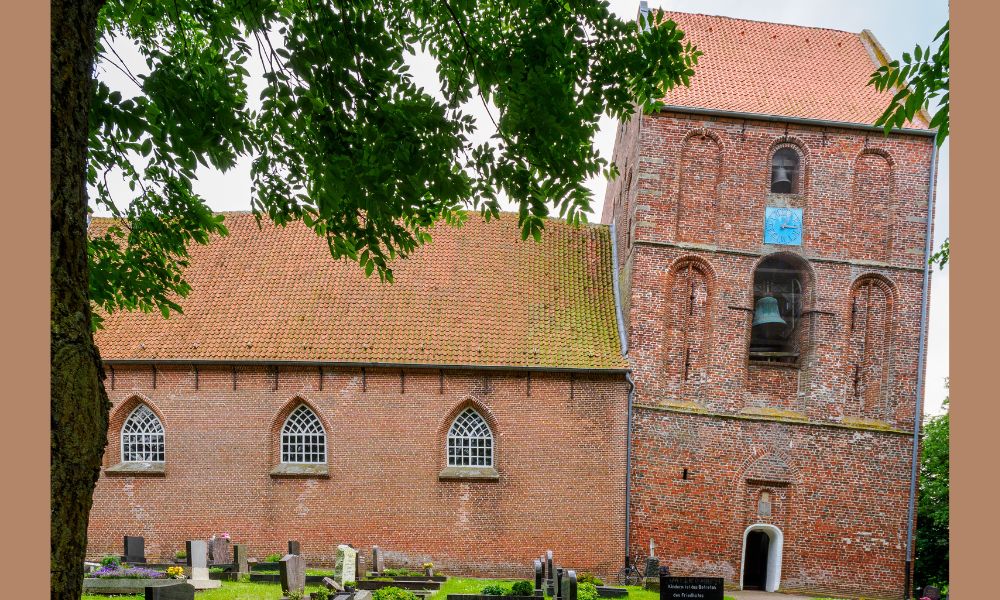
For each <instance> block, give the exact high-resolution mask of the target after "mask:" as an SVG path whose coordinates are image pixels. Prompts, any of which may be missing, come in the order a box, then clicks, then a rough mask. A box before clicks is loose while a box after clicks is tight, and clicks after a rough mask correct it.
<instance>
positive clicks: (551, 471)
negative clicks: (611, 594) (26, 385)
mask: <svg viewBox="0 0 1000 600" xmlns="http://www.w3.org/2000/svg"><path fill="white" fill-rule="evenodd" d="M402 374H403V375H404V376H403V377H401V371H400V370H399V369H373V368H367V369H365V371H364V375H362V371H361V369H360V368H353V367H351V368H331V367H326V368H324V369H323V375H322V380H323V382H322V389H320V372H319V368H318V367H281V368H280V369H279V370H278V374H277V389H275V374H274V370H273V369H272V368H271V367H268V366H255V367H248V366H241V367H238V368H237V369H236V371H235V381H236V384H235V386H236V387H235V389H234V387H233V385H234V383H233V382H234V379H233V370H232V368H230V367H229V366H200V367H199V368H198V371H197V375H196V373H195V369H194V367H193V366H192V365H162V364H161V365H159V366H157V368H156V383H155V386H154V383H153V369H152V366H151V365H131V366H122V365H119V366H117V367H115V368H114V376H113V380H114V381H113V388H112V387H111V386H112V381H111V379H109V381H108V382H107V384H108V387H109V393H110V394H111V398H112V401H113V403H114V408H113V409H112V425H111V431H110V433H109V444H108V451H107V454H106V460H105V463H106V465H105V466H111V465H114V464H116V463H117V462H118V460H119V455H120V447H119V444H118V431H119V429H120V427H121V423H122V421H123V420H124V418H125V416H126V415H127V414H128V412H130V411H131V410H132V409H133V408H134V407H135V405H136V404H137V403H138V402H140V401H141V402H143V403H146V404H147V405H148V406H150V407H151V408H153V410H154V411H155V412H156V413H157V414H158V415H159V417H160V419H161V421H162V422H163V424H164V427H165V429H166V432H167V434H166V435H167V437H166V448H167V450H166V452H167V456H166V461H165V468H166V473H165V475H163V476H135V475H134V474H128V475H124V474H111V473H108V472H105V474H104V475H103V476H102V477H101V478H100V480H99V482H98V487H97V491H96V493H95V503H94V508H93V511H92V513H91V521H90V531H89V535H90V548H89V555H90V556H92V557H97V556H100V555H101V554H103V553H112V552H120V546H121V536H122V535H123V534H126V533H127V534H133V535H144V536H145V537H146V540H147V542H146V544H147V545H146V553H147V556H149V557H163V558H168V557H172V555H173V553H174V552H175V551H177V550H179V549H182V548H183V545H184V540H187V539H204V538H206V537H207V536H208V535H210V534H212V533H223V532H228V533H229V534H230V535H231V536H232V537H233V539H234V540H236V541H240V542H244V543H246V544H248V545H249V549H250V554H251V556H258V557H261V558H263V557H264V556H266V555H267V554H270V553H272V552H280V551H283V549H284V548H285V542H286V541H287V540H289V539H297V540H299V541H301V543H302V549H303V553H304V555H305V557H306V559H307V561H308V563H309V564H332V562H331V561H332V560H333V557H334V555H335V553H336V546H337V544H339V543H352V544H354V545H355V546H356V547H359V548H362V549H363V552H365V554H366V555H367V556H370V552H369V548H370V547H371V545H373V544H378V545H379V546H380V547H382V548H383V549H384V550H385V551H387V555H388V558H389V564H390V566H393V565H403V564H409V565H410V566H415V567H419V565H420V563H422V562H424V561H427V560H430V561H433V562H434V564H435V566H437V567H438V568H440V569H443V570H444V571H445V572H449V571H450V572H454V573H469V574H478V575H506V576H519V577H527V576H529V575H530V565H531V560H532V559H534V558H537V557H538V555H539V554H540V553H541V552H544V550H545V549H548V548H551V549H553V550H554V551H555V552H556V553H557V556H562V557H565V560H570V557H572V559H571V560H572V564H573V565H576V566H579V567H580V568H582V569H588V570H594V571H596V572H600V573H610V572H613V571H614V570H616V569H617V568H618V567H619V565H620V564H621V563H622V561H623V560H624V558H623V557H624V546H623V541H624V537H625V536H624V526H625V512H624V511H625V453H624V451H623V450H624V447H625V430H626V407H627V399H626V390H627V387H626V384H625V382H624V381H623V380H622V378H621V376H620V375H586V374H578V375H572V374H569V373H558V374H557V373H544V372H532V373H531V374H530V381H529V374H528V372H517V371H474V370H444V371H439V370H437V369H406V370H404V371H402ZM529 387H530V391H529ZM301 402H305V403H307V404H308V405H309V406H310V407H311V408H312V409H313V410H314V411H315V412H316V414H317V415H318V416H319V417H320V419H321V420H322V421H323V424H324V426H325V428H326V430H327V434H328V440H329V448H328V463H329V477H327V478H323V477H308V478H294V477H274V476H271V475H269V473H270V471H271V470H272V469H273V468H274V467H275V465H276V464H277V462H278V430H279V429H280V427H281V424H282V423H283V421H284V419H285V417H286V416H287V415H288V413H289V412H290V411H291V410H292V409H293V408H294V406H296V405H297V404H298V403H301ZM469 405H472V406H474V407H476V408H477V410H479V411H480V413H481V414H483V415H484V416H485V417H486V419H487V421H488V422H489V424H490V426H491V428H492V429H493V433H494V439H495V440H496V442H495V443H496V461H497V463H496V468H497V471H498V472H499V475H500V478H499V480H496V481H455V480H439V477H438V475H439V473H440V472H441V470H442V468H443V467H444V466H445V454H444V447H445V435H446V432H447V429H448V426H449V425H450V424H451V421H452V420H453V419H454V418H455V416H456V415H457V414H458V412H459V411H460V410H461V409H462V408H464V407H466V406H469Z"/></svg>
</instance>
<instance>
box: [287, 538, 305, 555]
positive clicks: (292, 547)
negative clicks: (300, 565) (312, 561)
mask: <svg viewBox="0 0 1000 600" xmlns="http://www.w3.org/2000/svg"><path fill="white" fill-rule="evenodd" d="M288 553H289V554H302V548H301V547H300V546H299V542H298V541H297V540H288Z"/></svg>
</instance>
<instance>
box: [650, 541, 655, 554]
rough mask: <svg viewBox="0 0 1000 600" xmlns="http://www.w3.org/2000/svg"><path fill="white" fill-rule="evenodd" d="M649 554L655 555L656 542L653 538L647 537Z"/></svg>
mask: <svg viewBox="0 0 1000 600" xmlns="http://www.w3.org/2000/svg"><path fill="white" fill-rule="evenodd" d="M649 555H650V556H656V542H654V541H653V538H649Z"/></svg>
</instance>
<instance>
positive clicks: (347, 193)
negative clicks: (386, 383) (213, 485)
mask: <svg viewBox="0 0 1000 600" xmlns="http://www.w3.org/2000/svg"><path fill="white" fill-rule="evenodd" d="M651 18H652V19H653V20H654V21H655V22H659V24H658V25H657V26H653V27H648V28H646V27H639V26H638V25H637V24H636V23H634V22H625V21H621V20H619V19H617V18H616V17H614V16H613V15H612V14H611V13H610V12H609V11H608V7H607V4H606V3H605V2H603V1H601V0H581V1H574V2H553V1H541V2H526V1H521V0H479V1H476V2H472V1H470V0H403V1H394V2H388V1H385V0H358V1H352V2H343V1H334V2H329V1H327V2H323V1H317V0H309V1H301V0H251V1H249V2H247V1H246V0H240V1H237V2H221V3H204V2H201V1H200V0H176V1H174V0H171V1H170V2H167V3H145V2H139V1H138V0H117V1H111V2H109V3H107V4H106V5H105V6H104V9H103V10H102V13H101V18H100V23H101V34H102V42H101V47H100V53H101V54H100V55H101V60H102V62H103V63H106V64H111V65H114V66H116V67H117V68H118V69H119V70H122V71H123V72H127V71H128V70H127V66H125V65H123V64H120V61H119V59H118V57H117V55H116V54H115V53H114V52H113V50H112V49H111V48H112V42H113V40H114V39H115V38H118V37H125V38H128V39H130V40H133V41H135V42H136V43H137V45H138V46H139V47H140V48H141V51H142V53H143V55H144V58H145V59H146V65H147V67H148V68H149V73H148V75H145V76H136V75H133V74H131V73H128V75H129V77H130V79H132V81H133V83H135V85H136V86H137V88H138V89H139V90H140V93H139V94H138V95H136V96H135V97H134V98H127V99H123V98H122V97H121V95H120V94H118V93H117V92H115V93H112V92H110V90H109V89H108V88H107V86H106V85H104V84H99V85H98V86H97V89H96V90H95V96H94V109H93V113H92V115H91V131H92V134H91V148H90V166H89V168H88V177H89V180H90V183H91V184H92V185H93V186H94V187H95V188H96V189H97V190H98V194H97V202H98V204H99V205H102V206H104V207H105V208H107V209H108V210H110V211H111V213H112V214H113V215H115V217H117V218H119V219H121V222H122V224H123V226H124V227H125V228H126V229H127V231H128V234H123V235H112V236H110V237H108V236H107V235H104V236H98V237H95V240H94V242H93V243H92V246H93V248H92V252H91V264H92V269H91V273H92V282H91V287H92V291H93V293H94V296H93V297H94V298H95V301H96V302H97V303H98V304H99V305H101V306H102V307H103V308H104V309H105V310H106V311H113V310H119V309H135V308H139V309H143V310H152V309H154V308H155V309H158V310H160V311H161V312H163V313H164V314H165V315H167V314H169V313H170V312H172V311H179V310H180V307H179V303H178V300H179V299H180V298H183V296H184V295H185V294H186V293H187V292H188V288H187V286H186V283H185V282H184V280H183V277H182V272H183V267H184V264H185V263H184V260H185V257H186V244H187V243H190V242H192V241H193V242H197V243H206V242H207V240H208V239H209V237H210V236H211V235H212V234H218V235H224V233H225V231H224V227H223V226H222V224H221V222H216V221H214V220H212V219H211V218H208V217H210V216H211V213H210V211H208V209H207V207H206V206H205V204H204V201H203V200H202V199H201V198H200V197H198V196H197V195H196V194H194V193H193V191H192V187H191V183H192V181H193V180H194V179H195V178H196V174H197V170H198V168H199V167H204V166H213V167H216V168H220V169H223V170H224V169H227V168H229V167H231V166H232V165H233V164H234V163H235V161H236V160H237V159H238V158H239V157H241V156H248V157H251V158H252V160H253V162H252V177H253V190H254V191H253V198H252V199H251V204H252V208H253V210H254V211H255V213H257V215H258V218H263V217H264V216H266V217H267V218H270V219H272V220H273V221H274V222H275V223H277V224H286V223H289V222H291V221H294V220H298V219H301V220H302V221H303V222H304V223H305V224H306V225H307V226H309V227H310V228H312V229H313V230H314V231H315V232H316V233H317V235H319V236H321V237H323V238H324V239H326V241H327V245H328V247H329V250H330V253H331V255H332V256H334V257H338V258H339V257H348V258H350V259H352V260H356V261H357V262H358V263H359V265H360V266H361V268H363V269H364V271H365V273H366V274H367V275H369V276H371V275H373V274H374V273H376V272H377V273H378V274H379V276H380V278H382V279H383V280H384V281H392V268H391V265H392V261H393V260H395V259H397V258H402V257H406V256H407V255H409V254H410V253H411V252H412V251H413V250H415V249H416V248H417V247H418V246H420V245H421V244H424V243H428V242H429V241H430V235H429V234H428V233H427V232H428V231H429V229H430V228H431V227H432V226H434V224H435V223H436V222H438V221H441V220H444V221H445V222H446V223H449V224H453V225H460V224H461V223H462V222H463V220H464V219H465V218H466V213H465V209H466V208H473V209H478V210H479V211H480V213H481V214H483V215H484V216H485V217H486V218H492V217H495V216H497V215H498V214H499V211H500V198H501V197H503V196H506V198H507V199H509V200H510V201H512V202H514V203H515V204H517V206H518V218H519V224H520V228H521V235H522V236H523V237H525V238H527V237H532V238H534V239H536V240H537V239H540V238H541V235H542V233H543V230H544V225H545V219H546V218H547V217H548V216H549V215H550V214H554V215H558V216H560V217H561V218H564V219H566V220H567V221H569V222H570V223H579V222H580V221H583V220H584V218H585V217H584V215H585V213H586V212H587V211H589V209H590V201H591V198H590V195H589V193H588V192H587V189H586V187H585V186H584V182H585V181H586V180H587V179H588V178H590V177H593V176H596V175H598V174H600V173H602V172H605V171H607V170H608V169H609V167H610V165H608V164H607V161H605V160H604V159H602V158H601V157H600V156H599V155H598V154H597V152H596V151H595V149H594V147H593V138H594V134H595V133H596V132H597V123H598V120H599V118H600V117H601V116H602V115H610V116H612V117H615V118H618V119H627V118H631V116H632V115H633V114H634V112H635V111H636V110H637V107H638V109H641V110H652V109H654V108H656V107H657V106H658V104H659V98H660V97H661V96H662V95H663V93H664V92H665V91H666V90H668V89H670V88H672V87H674V86H676V85H686V84H687V82H688V80H689V78H690V76H691V75H692V74H693V67H694V66H695V64H696V63H697V59H698V56H699V55H700V52H698V51H697V50H696V49H695V48H694V47H692V46H691V45H690V44H689V43H686V42H685V40H684V36H683V32H681V31H680V30H679V29H677V27H676V25H675V24H674V23H673V22H671V21H668V20H664V19H663V17H662V15H661V14H660V13H654V14H653V15H651ZM418 48H419V49H421V50H424V51H426V52H427V53H429V54H430V55H431V56H432V57H433V58H434V59H435V60H436V61H437V76H438V80H439V83H440V92H441V97H442V98H443V99H439V98H436V97H434V96H431V95H430V94H428V93H426V92H424V91H423V90H422V89H421V88H418V87H417V85H416V84H415V82H414V79H413V76H412V75H411V73H410V72H409V68H408V66H407V65H406V63H405V61H404V58H405V57H406V56H407V55H408V54H410V53H413V52H414V51H416V50H417V49H418ZM250 60H253V61H255V62H259V63H260V64H261V66H262V69H263V71H264V78H265V81H266V86H265V88H264V90H263V92H262V94H261V98H260V99H261V109H260V111H259V112H256V113H255V112H251V111H250V110H249V109H248V108H247V101H248V98H247V77H248V72H247V70H246V68H245V67H244V66H243V65H244V64H247V63H248V61H250ZM469 102H478V103H482V104H483V105H484V106H486V107H487V110H488V111H489V113H490V115H489V122H488V123H480V124H479V126H480V127H485V129H486V131H485V133H486V134H487V135H488V137H487V139H486V141H484V142H478V143H477V142H473V141H472V140H473V136H474V135H476V134H477V129H476V124H475V122H474V120H473V117H472V115H471V114H470V112H469V107H468V103H469ZM109 176H111V177H124V178H125V179H126V180H127V181H128V182H129V185H130V188H132V189H133V191H134V194H135V195H134V197H132V198H130V199H129V204H128V208H127V210H124V209H119V208H117V207H116V205H115V203H114V199H113V198H111V197H110V186H109V185H108V184H107V177H109ZM119 200H120V199H119Z"/></svg>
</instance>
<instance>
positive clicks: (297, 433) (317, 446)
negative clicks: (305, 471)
mask: <svg viewBox="0 0 1000 600" xmlns="http://www.w3.org/2000/svg"><path fill="white" fill-rule="evenodd" d="M281 462H283V463H309V464H323V463H325V462H326V430H325V429H323V424H322V423H320V421H319V417H317V416H316V413H314V412H313V411H312V410H310V409H309V407H308V406H306V405H305V404H300V405H299V407H298V408H296V409H295V410H293V411H292V414H290V415H288V418H287V419H285V426H284V427H282V428H281Z"/></svg>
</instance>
